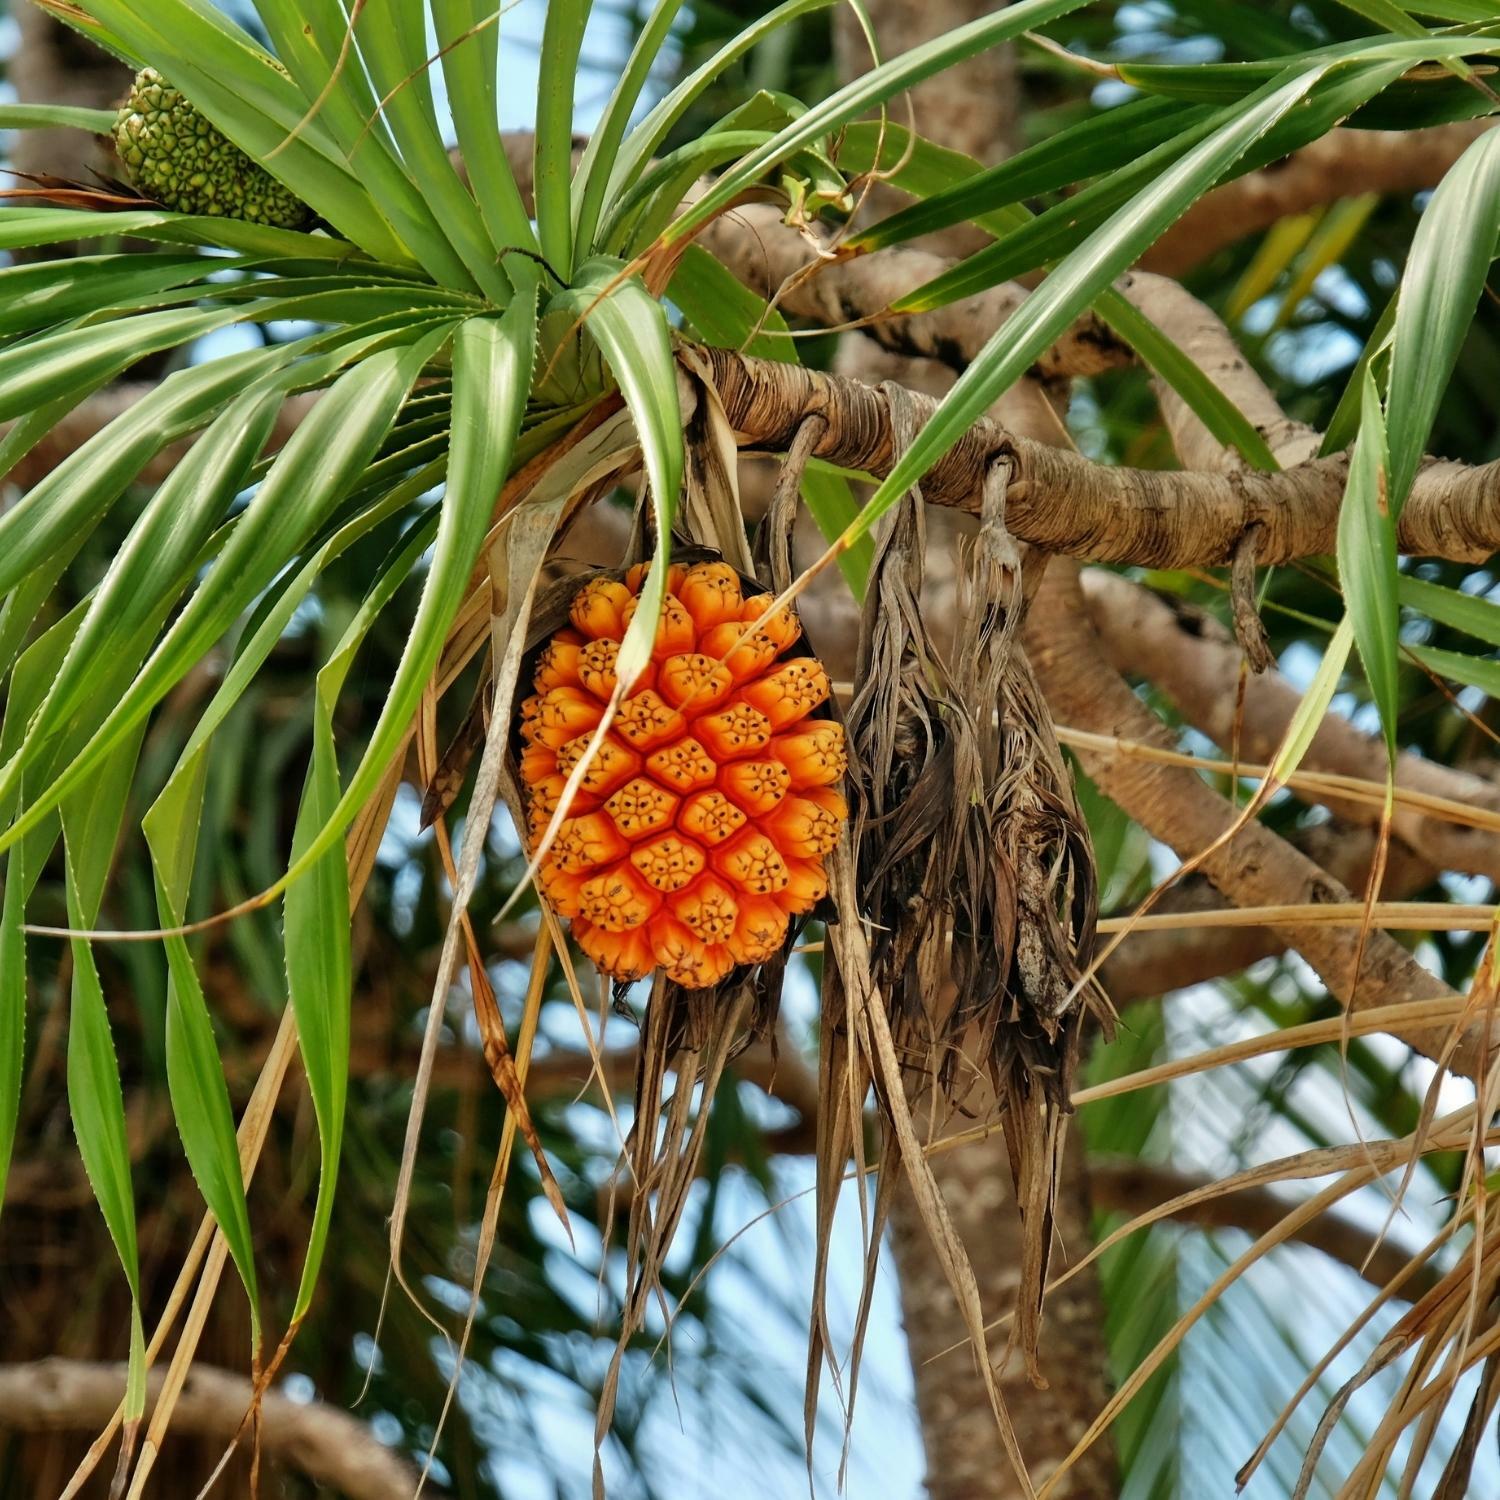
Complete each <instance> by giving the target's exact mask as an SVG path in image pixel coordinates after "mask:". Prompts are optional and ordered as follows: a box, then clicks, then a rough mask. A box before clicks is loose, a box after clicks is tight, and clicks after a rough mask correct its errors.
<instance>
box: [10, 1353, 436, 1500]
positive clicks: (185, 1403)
mask: <svg viewBox="0 0 1500 1500" xmlns="http://www.w3.org/2000/svg"><path fill="white" fill-rule="evenodd" d="M163 1378H164V1372H163V1371H162V1370H160V1369H158V1370H154V1371H153V1372H152V1373H151V1376H150V1384H149V1390H150V1394H151V1398H152V1399H154V1398H155V1396H156V1393H157V1392H158V1390H159V1389H160V1387H161V1383H162V1379H163ZM251 1392H252V1386H251V1383H250V1381H248V1380H247V1379H245V1378H244V1377H243V1376H241V1375H232V1374H230V1373H229V1372H228V1371H227V1370H212V1369H207V1368H205V1367H204V1366H203V1365H201V1364H200V1365H194V1366H193V1368H192V1369H191V1370H190V1371H189V1372H188V1376H187V1382H186V1384H185V1385H184V1386H183V1389H182V1394H181V1395H180V1396H179V1397H178V1400H177V1405H176V1407H175V1408H174V1410H173V1415H172V1431H173V1432H174V1433H176V1434H177V1435H178V1436H186V1435H191V1434H197V1435H200V1436H203V1437H209V1438H215V1439H221V1440H222V1441H224V1442H228V1441H229V1439H230V1438H232V1437H233V1436H234V1435H235V1433H236V1432H237V1431H238V1430H239V1425H240V1419H241V1418H242V1417H243V1416H244V1414H245V1412H246V1411H247V1410H248V1408H249V1405H250V1398H251ZM124 1394H125V1367H124V1365H107V1364H93V1363H90V1362H89V1361H87V1360H76V1359H44V1360H38V1361H36V1362H35V1363H32V1364H20V1365H0V1432H6V1431H9V1432H78V1431H91V1430H93V1429H95V1428H98V1427H102V1426H103V1425H104V1424H105V1423H106V1422H107V1421H109V1419H110V1418H111V1417H112V1416H113V1415H114V1411H115V1408H116V1406H118V1404H119V1401H120V1397H121V1396H123V1395H124ZM260 1433H261V1437H260V1443H261V1450H262V1452H264V1453H265V1454H266V1455H267V1456H268V1457H271V1458H274V1459H275V1460H277V1462H279V1463H281V1464H283V1465H285V1466H287V1467H289V1468H292V1469H296V1470H299V1471H300V1472H301V1473H303V1474H305V1475H306V1476H307V1477H308V1478H309V1479H311V1480H312V1481H313V1482H314V1483H316V1484H318V1485H323V1486H327V1488H328V1489H330V1490H332V1491H334V1492H336V1493H338V1494H340V1495H346V1496H348V1497H349V1500H408V1497H409V1496H410V1495H411V1494H412V1493H413V1491H414V1488H415V1485H416V1481H417V1471H416V1470H415V1469H414V1468H413V1467H412V1466H411V1465H410V1464H409V1463H408V1462H407V1461H406V1460H405V1459H404V1458H402V1457H401V1456H400V1455H399V1454H398V1453H395V1452H393V1451H392V1450H391V1449H389V1448H387V1447H386V1446H385V1444H384V1443H382V1442H380V1440H379V1439H378V1438H376V1437H375V1435H374V1434H373V1433H372V1432H371V1431H370V1429H369V1428H368V1427H366V1426H365V1424H364V1423H363V1422H359V1421H356V1420H355V1419H354V1418H353V1417H351V1416H349V1415H348V1413H346V1412H342V1411H339V1410H338V1409H337V1408H335V1407H331V1406H329V1405H327V1403H325V1402H322V1401H311V1402H301V1401H291V1400H289V1399H288V1398H287V1397H285V1396H278V1395H275V1394H271V1395H268V1396H266V1397H265V1398H264V1400H263V1401H262V1403H261V1428H260Z"/></svg>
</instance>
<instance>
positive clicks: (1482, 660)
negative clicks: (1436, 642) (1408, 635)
mask: <svg viewBox="0 0 1500 1500" xmlns="http://www.w3.org/2000/svg"><path fill="white" fill-rule="evenodd" d="M1406 649H1407V650H1408V651H1410V652H1411V654H1412V655H1413V656H1414V657H1416V659H1417V660H1418V661H1419V662H1421V663H1422V665H1423V666H1425V667H1428V668H1430V669H1431V670H1432V671H1433V672H1436V673H1437V675H1438V676H1439V677H1448V678H1451V679H1452V680H1453V681H1454V682H1461V683H1463V684H1465V686H1467V687H1473V688H1478V689H1479V691H1480V692H1482V693H1487V694H1488V695H1489V696H1490V697H1491V698H1500V661H1496V660H1495V659H1494V657H1492V656H1470V655H1468V654H1467V653H1466V652H1463V651H1444V650H1442V649H1441V648H1440V647H1437V646H1408V647H1407V648H1406Z"/></svg>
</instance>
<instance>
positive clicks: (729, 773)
mask: <svg viewBox="0 0 1500 1500" xmlns="http://www.w3.org/2000/svg"><path fill="white" fill-rule="evenodd" d="M645 576H646V570H645V566H644V565H641V566H639V567H636V568H632V569H631V570H630V572H629V573H628V574H626V576H625V580H624V582H619V581H617V580H615V579H612V578H606V577H599V578H595V579H593V580H591V581H590V582H589V583H587V584H585V585H584V586H583V587H582V588H581V589H580V590H579V591H578V593H577V594H576V595H575V596H574V599H573V603H572V607H571V609H570V611H569V621H570V624H569V626H568V627H567V628H565V629H563V630H560V631H558V632H557V634H556V635H554V636H553V637H552V638H551V640H550V641H548V642H547V644H546V646H545V648H544V649H543V650H542V652H541V654H540V656H539V657H538V658H537V662H536V668H535V672H534V674H533V678H532V686H533V687H534V689H535V692H534V694H533V696H532V697H530V698H528V699H527V700H526V701H525V702H524V703H523V704H522V705H521V711H520V730H521V739H522V741H523V742H524V749H523V750H522V753H521V759H520V770H521V781H522V785H523V788H524V792H525V798H526V812H527V821H528V828H527V838H528V842H529V843H530V844H531V846H532V847H533V849H534V848H535V846H536V844H538V843H539V842H540V840H541V838H542V835H543V833H544V832H545V830H546V828H547V825H548V823H549V822H550V820H551V818H552V815H553V813H554V812H555V811H556V810H557V807H558V804H559V801H560V799H561V796H562V792H563V787H564V785H565V783H566V782H567V779H568V776H569V774H570V773H571V772H572V771H573V770H574V768H575V767H576V766H577V765H578V763H579V761H580V760H581V759H582V757H583V756H584V754H585V752H586V751H587V749H588V745H589V741H590V740H591V739H592V737H593V735H594V732H595V730H596V729H597V728H598V726H599V724H600V721H601V720H602V719H603V717H604V713H605V706H606V704H607V703H608V701H609V698H610V695H611V694H612V693H613V692H614V689H615V683H616V678H615V660H616V657H617V656H618V654H619V650H620V641H621V639H622V638H623V636H624V634H625V630H626V627H627V626H628V625H629V624H630V621H631V619H632V618H633V617H634V614H635V610H636V606H637V603H638V602H639V594H640V589H641V585H642V584H643V583H644V581H645ZM770 604H771V595H770V594H768V593H764V592H759V591H754V590H751V591H748V592H747V591H746V589H745V587H744V585H743V584H742V582H741V579H740V575H739V574H738V573H736V572H735V571H734V569H733V568H731V567H729V566H728V564H726V563H721V562H699V563H694V564H693V565H692V566H691V567H683V566H674V567H672V568H671V569H669V570H668V576H667V595H666V599H665V602H664V604H663V608H662V614H661V620H660V623H659V624H658V626H657V631H656V642H655V646H654V648H653V651H652V656H651V663H650V665H649V666H648V667H647V668H646V670H645V671H644V672H643V673H642V675H641V676H640V678H638V679H637V681H636V682H635V683H634V684H633V686H632V688H631V692H630V694H629V696H628V697H626V698H624V699H623V700H622V701H621V703H620V706H619V710H618V712H617V714H616V716H615V718H614V721H613V723H612V724H611V725H610V726H609V728H608V730H607V731H606V733H605V736H604V739H603V740H602V742H601V743H600V746H599V749H598V751H597V752H596V753H595V755H594V758H593V760H592V761H591V762H590V763H589V765H588V769H587V770H586V771H585V773H584V775H583V778H582V781H581V782H580V784H579V789H578V795H577V796H576V797H575V798H574V799H573V802H572V805H571V806H570V807H569V809H568V817H567V818H566V819H564V821H563V822H562V824H561V825H560V827H559V829H558V833H557V837H556V838H555V839H554V841H553V843H552V846H551V847H550V848H549V849H548V851H547V853H546V856H545V857H544V858H543V860H542V862H541V865H540V869H539V880H540V884H541V888H542V891H543V893H544V894H545V896H546V898H547V900H548V901H549V902H550V903H551V905H552V907H553V908H554V909H555V910H556V911H557V912H558V913H559V914H560V915H562V916H564V917H567V918H569V919H570V920H571V922H572V928H573V936H574V938H575V940H576V941H577V943H578V945H579V947H581V948H582V949H583V951H584V952H585V953H586V954H588V956H589V958H591V959H592V960H593V962H594V963H595V964H596V965H597V966H598V967H599V969H600V970H601V971H602V972H603V973H605V974H608V975H610V976H611V977H612V978H614V979H619V980H634V979H640V978H643V977H644V976H645V975H646V974H648V973H650V972H651V971H652V970H653V969H660V970H661V971H662V972H663V973H664V974H665V975H666V976H667V978H669V979H672V980H675V981H676V982H677V983H679V984H682V985H685V986H686V987H688V988H689V989H704V988H707V987H708V986H710V985H713V984H717V983H718V982H719V980H721V979H723V978H724V976H725V975H726V974H728V973H729V971H730V970H731V969H732V968H734V967H735V966H736V965H738V964H755V963H759V962H761V961H762V960H764V959H767V958H769V957H771V955H772V954H774V953H775V952H776V951H777V950H778V949H779V948H780V947H781V945H782V944H783V943H784V942H785V940H786V934H787V927H788V923H789V921H790V919H791V918H792V917H794V916H798V915H801V914H802V913H805V912H808V911H810V910H811V909H812V908H813V907H814V906H815V905H816V904H817V902H818V901H819V900H821V899H822V897H823V895H824V893H825V892H826V890H827V888H828V881H827V877H826V876H825V874H824V870H823V858H824V856H825V855H826V854H827V853H828V852H829V851H830V850H831V849H832V848H833V846H834V845H835V844H836V843H837V842H838V837H839V830H840V827H841V826H842V824H843V822H844V820H845V819H846V818H847V817H848V808H847V807H846V805H845V803H844V799H843V797H842V795H841V794H840V792H839V785H840V783H841V782H842V781H843V777H844V771H845V767H846V764H847V762H846V758H845V752H844V730H843V726H842V725H841V724H838V723H836V722H835V721H834V720H832V719H829V718H822V717H817V716H816V713H817V710H818V709H819V708H820V707H821V706H822V705H823V704H824V703H825V702H826V701H827V699H828V694H829V683H828V674H827V672H825V671H824V669H823V666H822V664H821V663H820V662H818V661H816V660H815V659H814V658H812V657H809V656H796V657H793V658H791V659H787V657H786V653H787V651H788V650H789V649H790V648H791V647H792V646H793V645H794V644H795V643H796V641H797V638H798V636H799V634H800V627H799V626H798V624H797V622H796V619H795V618H794V617H793V616H792V615H791V614H790V613H789V612H788V611H786V610H781V611H779V612H777V614H775V615H774V616H770V617H767V615H766V612H767V610H768V608H769V606H770ZM757 621H762V622H763V623H761V624H759V625H757V624H756V622H757Z"/></svg>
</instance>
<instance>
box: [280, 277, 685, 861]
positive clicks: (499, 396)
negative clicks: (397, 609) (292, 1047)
mask: <svg viewBox="0 0 1500 1500" xmlns="http://www.w3.org/2000/svg"><path fill="white" fill-rule="evenodd" d="M535 357H536V303H535V294H534V291H532V290H527V291H521V290H518V291H517V293H516V297H515V299H514V301H512V303H511V305H510V307H509V308H507V309H506V311H505V313H504V315H503V316H501V317H499V318H498V319H496V318H474V319H470V320H469V321H467V322H466V323H464V324H463V325H462V327H461V328H460V330H459V332H458V335H457V336H456V337H455V339H454V349H453V442H452V448H451V451H450V456H449V469H448V485H447V489H446V492H445V494H444V498H443V506H442V511H441V514H440V519H439V523H438V534H437V541H436V543H435V544H434V547H433V554H432V564H431V566H430V568H429V569H428V573H427V580H426V583H425V585H424V587H423V589H422V597H421V599H420V601H419V602H418V604H417V611H416V615H415V617H414V619H413V620H412V624H411V631H410V634H409V636H408V638H407V643H406V649H405V650H404V651H403V652H402V653H401V660H400V662H398V663H397V666H396V671H395V674H394V676H393V677H392V679H391V685H390V688H389V690H388V691H387V694H386V700H385V704H384V706H383V707H382V708H381V711H380V717H379V719H378V720H377V721H376V724H375V728H374V731H373V732H372V733H371V735H370V739H369V742H368V743H367V744H366V746H365V750H364V754H363V755H362V756H361V757H360V762H359V765H358V766H357V767H356V768H355V771H354V773H353V775H351V776H350V778H349V781H348V784H347V786H346V787H345V788H344V792H343V795H342V796H341V797H340V798H339V801H338V805H337V807H336V808H335V809H334V812H333V814H332V816H331V817H330V818H329V819H328V820H327V822H325V824H324V825H323V827H322V829H321V830H320V831H319V832H318V834H317V836H316V837H315V838H313V839H312V841H311V842H310V843H309V844H308V846H307V848H306V849H304V850H303V852H302V853H301V854H300V855H299V856H298V857H297V858H296V859H295V860H294V861H293V862H292V863H291V865H290V866H289V868H288V869H287V872H286V874H285V875H284V876H283V877H282V878H281V880H279V881H278V882H277V883H276V887H275V889H276V890H278V891H281V890H286V889H287V888H288V887H289V886H291V885H292V884H293V883H295V882H296V881H297V880H298V879H300V878H301V877H302V876H303V875H305V874H306V873H307V872H308V871H309V870H310V869H311V868H312V867H313V865H314V864H316V862H317V861H318V860H319V859H321V858H322V856H323V855H324V854H326V853H327V852H328V850H329V849H331V848H332V847H333V846H334V845H335V844H336V843H337V842H338V840H339V839H341V838H342V837H343V833H344V830H345V829H346V828H347V827H348V825H349V823H350V822H351V821H352V820H353V818H354V816H355V814H356V813H357V812H358V811H359V809H360V807H361V806H363V804H364V802H365V799H366V798H368V797H369V796H370V794H371V793H372V792H373V791H374V790H375V788H376V787H377V786H378V785H379V783H380V778H381V777H382V776H383V775H384V774H385V771H386V766H387V764H388V762H389V761H390V758H391V756H392V755H393V754H394V753H395V752H396V750H397V748H398V747H399V745H400V744H401V741H402V739H403V737H404V736H405V735H406V733H407V731H408V728H409V726H410V723H411V720H412V717H413V715H414V714H415V713H416V710H417V706H418V704H419V703H420V701H421V696H422V691H423V688H424V687H425V686H426V684H427V679H428V678H429V676H430V675H431V673H432V669H433V667H434V665H435V664H436V663H437V659H438V655H439V653H440V652H441V651H442V648H443V642H444V640H445V639H446V638H447V634H448V627H449V626H450V625H451V624H452V622H453V617H454V615H455V614H456V613H457V612H458V607H459V605H460V604H461V603H462V602H463V598H464V591H465V589H466V588H467V586H468V581H469V575H470V573H471V571H472V570H473V567H474V563H475V560H476V558H477V557H478V555H479V549H480V547H481V546H482V545H483V542H484V538H485V535H486V533H487V531H488V529H489V525H490V520H491V517H492V516H493V514H494V508H495V502H496V500H497V499H498V498H499V494H500V489H501V486H502V484H503V481H504V478H505V475H506V473H507V472H508V470H509V466H510V462H511V457H512V455H513V453H514V451H515V442H516V437H517V435H518V433H519V432H520V427H521V418H522V416H523V414H524V412H525V410H526V398H527V395H528V393H529V392H530V389H531V376H532V369H533V365H534V362H535ZM678 437H679V440H680V438H681V434H680V433H679V434H678Z"/></svg>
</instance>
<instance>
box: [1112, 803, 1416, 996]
mask: <svg viewBox="0 0 1500 1500" xmlns="http://www.w3.org/2000/svg"><path fill="white" fill-rule="evenodd" d="M1375 838H1376V835H1375V832H1374V830H1372V829H1369V828H1359V827H1351V826H1349V825H1348V824H1346V823H1342V822H1339V821H1338V820H1336V819H1335V820H1333V821H1331V822H1328V823H1322V824H1319V825H1317V826H1316V827H1313V828H1307V829H1304V830H1302V831H1301V832H1300V833H1298V834H1297V835H1295V836H1294V837H1293V838H1292V839H1291V841H1290V842H1291V843H1292V845H1293V846H1294V847H1295V848H1296V849H1298V850H1300V851H1301V853H1303V854H1304V855H1306V856H1307V858H1308V859H1310V860H1311V861H1312V862H1313V863H1314V864H1315V865H1317V866H1318V867H1319V868H1320V869H1323V870H1325V871H1327V873H1328V874H1329V875H1330V876H1332V877H1333V879H1334V880H1336V881H1338V882H1339V884H1341V885H1345V886H1348V887H1349V889H1350V890H1355V891H1363V890H1364V888H1365V884H1366V882H1367V881H1368V880H1369V878H1370V866H1371V863H1372V861H1373V859H1374V856H1375ZM1436 878H1437V871H1436V870H1435V869H1434V868H1433V867H1432V866H1431V865H1429V864H1427V863H1426V862H1425V861H1424V860H1422V859H1420V858H1418V856H1416V855H1415V854H1412V853H1410V852H1409V851H1408V850H1407V849H1406V847H1405V846H1404V845H1402V844H1399V843H1393V844H1391V845H1390V847H1389V849H1388V850H1387V854H1386V865H1385V879H1384V881H1383V882H1382V883H1381V887H1380V896H1381V899H1382V900H1386V901H1404V900H1407V899H1408V898H1410V897H1412V896H1414V895H1416V894H1417V892H1418V891H1422V890H1425V889H1426V888H1427V887H1428V886H1429V885H1431V884H1432V882H1433V881H1434V880H1435V879H1436ZM1224 906H1225V902H1224V898H1223V897H1222V896H1221V895H1220V894H1219V892H1218V891H1217V890H1215V889H1214V886H1213V883H1212V882H1211V881H1210V880H1208V879H1207V878H1206V877H1205V876H1202V875H1189V876H1186V877H1185V878H1184V879H1182V880H1180V881H1178V882H1177V884H1176V885H1174V886H1173V887H1172V888H1171V890H1169V891H1168V892H1167V893H1166V894H1165V895H1164V896H1163V897H1162V898H1161V900H1160V901H1158V902H1157V904H1156V905H1155V907H1153V908H1152V910H1153V911H1157V912H1195V911H1222V910H1224ZM1286 949H1287V941H1286V937H1285V935H1284V934H1283V933H1281V932H1276V931H1272V929H1271V928H1269V927H1189V928H1184V929H1183V930H1181V931H1179V932H1173V931H1171V930H1170V929H1161V930H1154V931H1147V932H1134V933H1132V934H1131V935H1130V936H1129V937H1127V938H1126V939H1125V941H1124V942H1122V943H1121V944H1120V946H1119V947H1118V948H1116V949H1115V951H1114V952H1113V953H1111V954H1110V956H1109V958H1108V959H1107V960H1106V961H1105V964H1104V967H1103V968H1102V969H1101V970H1100V973H1099V977H1100V979H1101V980H1102V981H1103V984H1104V991H1105V993H1106V994H1107V995H1108V996H1109V998H1110V999H1111V1000H1113V1001H1114V1003H1115V1004H1116V1005H1117V1006H1123V1005H1128V1004H1130V1003H1131V1001H1133V1000H1146V999H1154V998H1155V997H1156V996H1158V995H1165V994H1169V993H1170V992H1171V991H1172V990H1180V989H1185V988H1186V987H1187V986H1188V985H1193V984H1203V983H1206V982H1207V981H1209V980H1212V979H1222V978H1224V977H1225V976H1226V975H1229V974H1238V973H1239V972H1240V971H1241V970H1242V969H1247V968H1249V967H1250V965H1251V964H1253V963H1255V962H1257V961H1258V960H1260V959H1262V958H1272V957H1275V956H1276V955H1277V954H1281V953H1285V952H1286Z"/></svg>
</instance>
